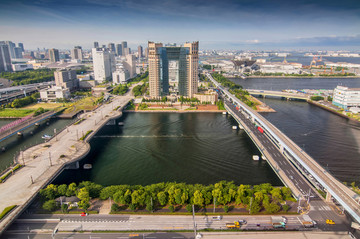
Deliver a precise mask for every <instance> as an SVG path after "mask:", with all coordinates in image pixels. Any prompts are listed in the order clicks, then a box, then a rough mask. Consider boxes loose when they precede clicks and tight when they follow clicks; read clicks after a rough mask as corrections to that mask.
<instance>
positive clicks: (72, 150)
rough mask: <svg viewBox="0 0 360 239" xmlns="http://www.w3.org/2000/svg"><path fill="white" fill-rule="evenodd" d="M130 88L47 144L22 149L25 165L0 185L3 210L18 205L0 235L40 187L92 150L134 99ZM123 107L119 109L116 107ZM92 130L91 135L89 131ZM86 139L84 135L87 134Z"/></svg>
mask: <svg viewBox="0 0 360 239" xmlns="http://www.w3.org/2000/svg"><path fill="white" fill-rule="evenodd" d="M130 92H131V89H130V91H129V92H128V93H127V94H126V95H124V96H116V97H114V99H113V100H112V103H110V104H104V105H102V106H101V107H99V108H97V109H96V110H94V111H92V112H88V113H84V114H82V115H81V118H82V119H83V120H82V121H81V123H79V124H76V125H74V124H73V125H71V126H69V127H67V128H66V129H64V130H63V131H62V132H60V133H59V134H57V135H56V137H53V138H52V139H51V140H49V141H48V142H46V143H43V144H39V145H36V146H33V147H31V148H29V149H27V150H25V151H24V152H22V153H21V154H20V155H19V156H18V158H17V161H18V162H23V163H24V165H25V166H24V167H22V168H21V169H20V170H19V171H17V172H16V173H15V174H14V175H12V176H11V177H9V178H8V179H7V180H6V182H4V183H1V184H0V198H1V200H0V212H2V211H3V210H4V208H6V207H9V206H12V205H16V208H15V209H13V210H12V211H11V212H10V213H9V214H7V215H6V217H5V218H3V219H2V220H1V221H0V234H1V233H2V232H4V230H5V229H6V228H7V227H8V226H9V225H10V224H11V223H12V221H13V220H15V219H16V218H17V217H18V216H19V215H20V214H21V213H22V212H23V211H24V210H25V209H26V208H27V206H28V205H30V203H31V202H32V201H33V200H34V198H35V197H36V195H37V194H38V192H39V191H40V189H42V188H44V187H45V186H46V185H47V184H49V183H50V182H51V181H52V180H53V179H54V178H55V177H56V176H57V175H59V174H60V173H61V172H62V171H63V170H64V168H65V167H66V166H67V165H70V164H73V163H74V162H77V161H78V160H81V159H82V158H83V157H85V156H86V155H87V153H88V152H89V151H90V145H89V143H88V142H89V140H90V139H91V138H92V137H93V136H94V135H95V134H96V133H97V131H98V130H100V129H101V128H102V127H103V126H104V125H106V123H107V122H108V121H109V120H111V119H115V118H118V117H120V116H121V115H122V109H123V107H124V106H125V105H126V104H127V103H128V102H129V101H130V100H131V99H132V98H133V96H132V95H130ZM118 106H121V107H120V108H119V109H118V110H115V109H116V108H117V107H118ZM88 133H89V134H88ZM85 135H87V136H86V137H85V139H84V140H82V139H81V138H80V137H81V136H85Z"/></svg>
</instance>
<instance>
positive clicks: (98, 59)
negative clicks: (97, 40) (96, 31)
mask: <svg viewBox="0 0 360 239" xmlns="http://www.w3.org/2000/svg"><path fill="white" fill-rule="evenodd" d="M92 57H93V67H94V76H95V81H96V82H97V83H103V82H104V81H106V80H111V77H112V73H113V72H114V71H115V66H116V62H115V55H114V54H113V53H110V52H109V51H108V50H107V49H104V48H93V49H92Z"/></svg>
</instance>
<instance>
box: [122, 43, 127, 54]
mask: <svg viewBox="0 0 360 239" xmlns="http://www.w3.org/2000/svg"><path fill="white" fill-rule="evenodd" d="M126 48H127V42H126V41H123V42H121V52H122V56H126V51H125V49H126Z"/></svg>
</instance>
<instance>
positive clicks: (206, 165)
mask: <svg viewBox="0 0 360 239" xmlns="http://www.w3.org/2000/svg"><path fill="white" fill-rule="evenodd" d="M118 122H124V126H119V125H114V126H105V127H104V128H103V129H102V130H101V131H100V132H99V133H98V134H97V135H96V136H95V138H93V139H92V141H91V152H90V153H89V155H88V156H87V157H86V158H85V159H84V160H83V161H82V162H81V165H83V164H84V163H91V164H92V165H93V168H92V169H91V170H84V169H79V170H66V171H64V172H63V173H62V174H61V175H60V176H59V177H58V178H57V179H56V181H55V182H54V183H71V182H73V181H74V182H80V181H82V180H91V181H94V182H96V183H99V184H102V185H112V184H131V185H135V184H142V185H147V184H152V183H157V182H167V181H176V182H186V183H201V184H210V183H215V182H218V181H220V180H228V181H234V182H235V183H238V184H240V183H243V184H259V183H265V182H269V183H272V184H273V185H281V182H280V180H279V179H278V178H277V176H276V175H275V173H274V172H273V171H272V169H271V168H270V166H269V165H268V164H267V162H265V161H253V160H252V155H254V154H258V155H259V152H258V150H257V148H256V147H255V146H254V144H253V143H252V141H251V140H250V139H249V137H248V136H247V135H246V133H244V132H243V131H238V130H233V129H232V128H231V127H232V125H236V122H235V121H234V120H233V119H232V118H231V117H230V116H225V115H222V114H220V113H187V114H179V113H127V114H125V115H124V116H123V117H122V118H120V119H119V120H118Z"/></svg>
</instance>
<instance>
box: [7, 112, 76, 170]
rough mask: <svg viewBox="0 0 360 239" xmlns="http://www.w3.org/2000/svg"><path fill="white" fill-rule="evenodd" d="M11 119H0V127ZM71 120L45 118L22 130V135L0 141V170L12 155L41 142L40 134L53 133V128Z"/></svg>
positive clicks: (59, 128) (66, 123)
mask: <svg viewBox="0 0 360 239" xmlns="http://www.w3.org/2000/svg"><path fill="white" fill-rule="evenodd" d="M12 121H13V119H0V127H1V126H3V125H6V124H8V123H10V122H12ZM71 122H72V120H68V119H61V120H60V119H49V120H45V121H43V122H41V123H40V125H39V126H32V127H29V128H27V129H26V130H24V131H23V132H22V133H23V135H22V136H17V135H14V136H12V137H10V138H8V139H6V140H4V141H2V142H0V172H1V171H3V170H4V169H6V168H7V167H9V165H11V164H12V163H13V162H14V156H15V155H17V154H18V153H19V152H20V151H21V150H23V149H25V148H28V147H30V146H33V145H36V144H39V143H43V142H44V139H42V138H41V136H42V135H44V134H49V135H53V134H54V129H56V130H57V131H59V130H61V129H63V128H64V127H65V126H66V125H68V124H70V123H71ZM20 163H21V162H20Z"/></svg>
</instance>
